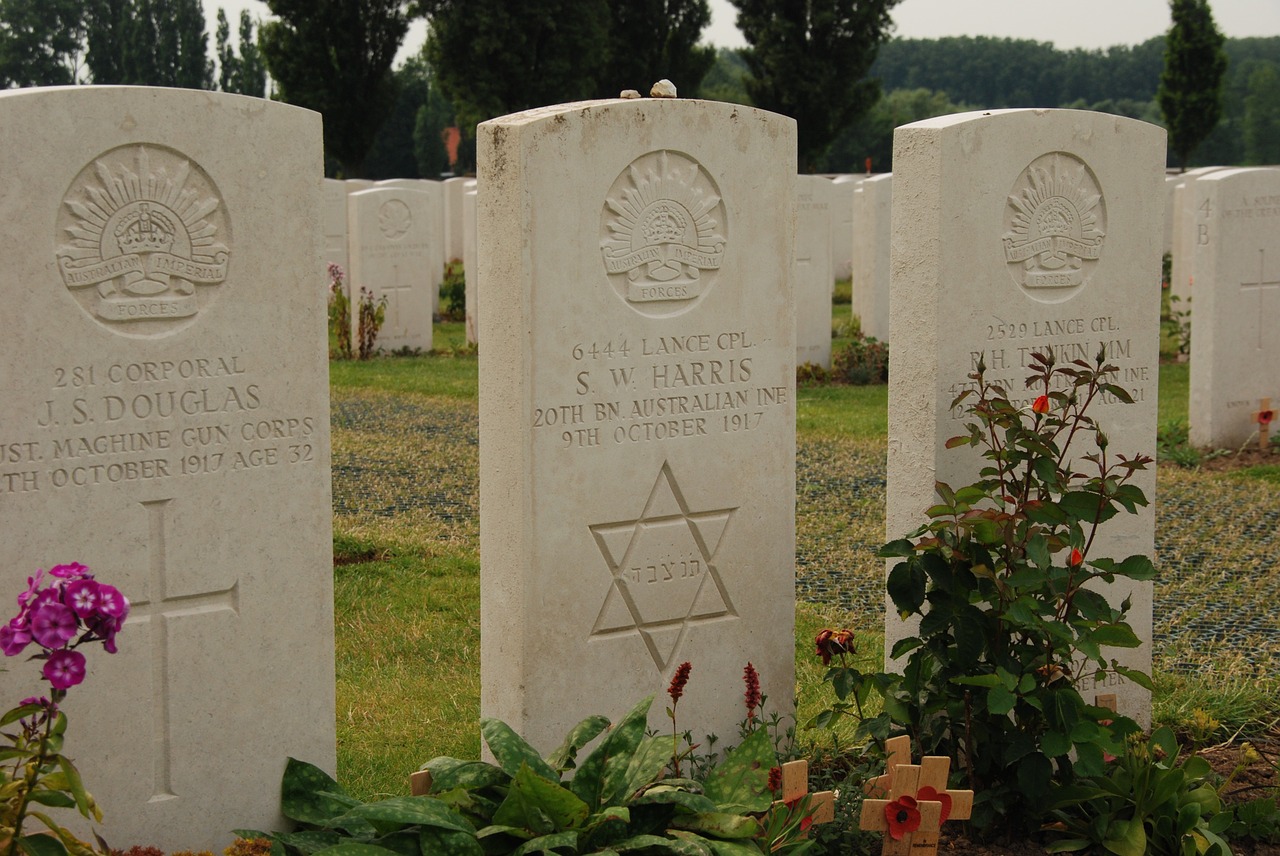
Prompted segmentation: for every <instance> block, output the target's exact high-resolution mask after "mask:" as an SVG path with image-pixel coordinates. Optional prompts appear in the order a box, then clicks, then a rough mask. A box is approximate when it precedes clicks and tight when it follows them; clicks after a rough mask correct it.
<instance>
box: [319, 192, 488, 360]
mask: <svg viewBox="0 0 1280 856" xmlns="http://www.w3.org/2000/svg"><path fill="white" fill-rule="evenodd" d="M475 185H476V182H475V179H468V178H449V179H445V180H444V181H431V180H428V179H390V180H387V181H377V182H374V181H364V180H359V179H348V180H346V181H338V180H335V179H325V181H324V204H325V217H324V254H325V259H326V261H327V262H330V263H334V264H338V265H340V266H341V267H342V269H343V271H344V272H345V281H344V287H345V288H347V289H348V293H349V295H350V296H351V298H352V313H351V314H352V318H351V321H350V323H351V326H352V330H353V331H356V330H358V323H359V322H358V312H359V307H358V300H359V297H360V294H361V290H362V289H365V290H367V292H368V294H369V297H370V299H372V300H374V301H380V300H382V299H384V298H385V299H386V316H385V321H384V323H383V327H382V329H381V331H380V333H379V335H378V340H377V345H378V347H380V348H382V349H384V350H388V351H394V350H397V349H400V348H408V349H411V350H422V351H429V350H431V347H432V332H433V319H434V317H435V314H436V313H437V312H439V310H440V285H441V283H442V281H443V279H444V271H445V265H446V264H447V263H449V262H452V261H461V262H463V269H464V270H469V271H474V270H475V268H474V266H470V267H468V266H467V265H466V261H467V260H468V259H471V258H474V254H475V193H476V190H475ZM474 279H475V277H474V276H470V277H468V278H467V292H466V319H467V324H466V333H467V341H468V342H471V343H474V342H475V341H476V338H477V335H476V334H477V324H476V320H475V312H474V304H475V289H474V285H473V283H474ZM352 338H353V340H354V338H355V336H353V337H352Z"/></svg>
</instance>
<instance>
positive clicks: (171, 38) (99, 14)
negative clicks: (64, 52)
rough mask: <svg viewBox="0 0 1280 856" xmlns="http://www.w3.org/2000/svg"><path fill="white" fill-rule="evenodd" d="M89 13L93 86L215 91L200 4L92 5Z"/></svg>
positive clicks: (130, 0)
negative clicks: (174, 87) (97, 84)
mask: <svg viewBox="0 0 1280 856" xmlns="http://www.w3.org/2000/svg"><path fill="white" fill-rule="evenodd" d="M87 9H88V19H87V21H88V26H87V29H88V47H89V51H88V56H87V57H86V61H87V63H88V66H89V72H90V74H91V75H92V76H93V82H94V83H115V84H126V85H137V86H177V87H182V88H185V89H212V88H213V84H214V77H213V61H212V60H211V59H210V58H209V36H208V33H207V32H206V31H205V25H204V4H203V3H202V2H201V0H93V2H91V3H89V4H87Z"/></svg>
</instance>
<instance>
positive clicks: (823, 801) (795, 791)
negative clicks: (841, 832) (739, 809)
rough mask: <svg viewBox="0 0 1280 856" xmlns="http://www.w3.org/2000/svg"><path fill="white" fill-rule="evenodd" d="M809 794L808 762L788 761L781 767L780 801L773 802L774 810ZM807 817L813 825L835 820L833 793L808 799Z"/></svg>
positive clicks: (816, 795) (820, 793)
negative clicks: (811, 820)
mask: <svg viewBox="0 0 1280 856" xmlns="http://www.w3.org/2000/svg"><path fill="white" fill-rule="evenodd" d="M808 794H809V762H808V761H805V760H800V761H788V762H787V763H785V764H783V765H782V799H777V800H774V801H773V806H774V808H786V807H787V804H788V803H793V802H795V801H796V800H799V799H803V798H804V797H805V796H807V795H808ZM809 817H811V818H812V819H813V822H814V823H830V822H831V821H833V820H835V819H836V795H835V792H834V791H820V792H819V793H816V794H813V795H812V796H810V797H809Z"/></svg>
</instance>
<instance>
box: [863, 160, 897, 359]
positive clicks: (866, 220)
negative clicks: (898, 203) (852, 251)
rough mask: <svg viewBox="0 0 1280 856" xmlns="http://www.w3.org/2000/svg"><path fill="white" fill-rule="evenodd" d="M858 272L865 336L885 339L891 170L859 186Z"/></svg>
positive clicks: (887, 327) (887, 332) (887, 301)
mask: <svg viewBox="0 0 1280 856" xmlns="http://www.w3.org/2000/svg"><path fill="white" fill-rule="evenodd" d="M859 189H860V190H861V194H860V196H859V202H860V204H861V206H862V207H861V211H860V214H861V217H860V219H859V221H858V223H859V228H858V235H859V238H860V240H859V254H858V262H859V264H858V271H859V275H860V276H859V278H860V280H861V289H860V291H859V295H860V297H861V301H860V308H861V312H862V315H861V320H862V333H863V335H865V336H868V337H873V338H876V339H879V340H880V341H881V342H887V341H888V340H889V247H890V245H891V243H892V240H891V236H892V228H891V226H892V217H891V214H892V211H893V173H884V174H883V175H875V176H872V177H870V178H868V179H867V180H866V181H864V182H862V184H860V185H859Z"/></svg>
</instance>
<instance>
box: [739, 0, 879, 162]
mask: <svg viewBox="0 0 1280 856" xmlns="http://www.w3.org/2000/svg"><path fill="white" fill-rule="evenodd" d="M730 2H731V3H733V5H734V6H736V7H737V9H738V29H739V30H741V31H742V36H743V38H745V39H746V41H747V45H748V47H747V48H746V49H745V50H744V51H743V52H742V57H743V59H745V60H746V63H747V68H748V70H749V71H750V76H749V77H748V78H747V80H746V85H747V94H748V95H749V96H750V97H751V102H752V103H753V104H755V106H757V107H761V108H763V109H765V110H772V111H774V112H775V113H782V114H783V115H786V116H790V117H791V118H793V119H795V120H796V125H797V129H796V130H797V134H798V138H799V139H798V144H797V147H798V149H799V156H800V164H799V166H800V169H801V170H802V171H804V172H812V171H813V170H814V168H815V167H816V165H817V164H818V162H819V161H820V160H821V158H822V156H823V154H824V153H825V152H826V150H827V148H828V147H829V146H830V145H831V142H832V141H833V140H834V139H835V138H836V135H837V134H839V133H840V132H841V131H842V130H844V129H845V128H846V127H848V126H849V125H850V124H852V123H853V122H854V121H856V120H857V119H858V118H860V117H861V116H863V115H864V114H865V113H866V112H867V111H868V110H870V109H871V107H872V105H873V104H875V103H876V101H877V100H878V99H879V98H880V82H879V81H878V80H869V79H867V77H866V75H867V72H868V70H869V69H870V68H871V64H872V63H873V62H874V61H875V58H876V52H877V50H878V49H879V47H880V45H881V43H883V42H884V41H885V40H886V39H887V38H888V37H889V31H890V30H891V29H892V27H893V19H892V18H891V17H890V15H889V11H890V9H892V8H893V7H894V6H896V5H897V4H898V3H899V2H900V0H730Z"/></svg>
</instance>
